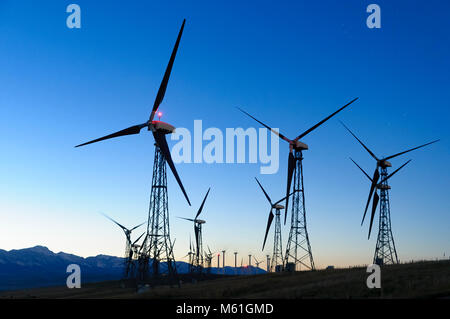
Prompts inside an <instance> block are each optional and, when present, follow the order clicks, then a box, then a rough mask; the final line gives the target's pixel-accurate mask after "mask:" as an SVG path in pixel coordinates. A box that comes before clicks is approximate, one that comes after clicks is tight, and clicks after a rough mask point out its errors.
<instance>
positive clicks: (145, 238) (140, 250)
mask: <svg viewBox="0 0 450 319" xmlns="http://www.w3.org/2000/svg"><path fill="white" fill-rule="evenodd" d="M147 238H148V233H147V234H146V235H145V237H144V240H143V241H142V245H141V247H140V248H139V253H141V252H142V249H144V247H145V243H146V242H147Z"/></svg>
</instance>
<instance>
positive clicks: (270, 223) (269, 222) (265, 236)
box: [262, 209, 274, 250]
mask: <svg viewBox="0 0 450 319" xmlns="http://www.w3.org/2000/svg"><path fill="white" fill-rule="evenodd" d="M273 217H274V216H273V213H272V209H270V212H269V219H268V220H267V227H266V233H265V235H264V242H263V246H262V250H264V246H265V245H266V240H267V234H268V233H269V229H270V225H272V221H273Z"/></svg>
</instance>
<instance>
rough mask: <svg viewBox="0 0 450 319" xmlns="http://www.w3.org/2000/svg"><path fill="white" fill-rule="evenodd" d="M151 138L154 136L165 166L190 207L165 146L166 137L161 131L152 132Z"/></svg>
mask: <svg viewBox="0 0 450 319" xmlns="http://www.w3.org/2000/svg"><path fill="white" fill-rule="evenodd" d="M153 136H154V138H155V141H156V143H157V144H158V146H159V149H160V150H161V152H162V154H163V156H164V158H165V159H166V162H167V164H169V167H170V170H171V171H172V173H173V175H174V176H175V179H176V180H177V183H178V185H179V186H180V188H181V191H182V192H183V194H184V197H186V200H187V202H188V204H189V206H191V202H190V201H189V197H188V196H187V194H186V191H185V190H184V187H183V183H181V179H180V176H178V173H177V170H176V168H175V165H174V164H173V161H172V156H171V155H170V150H169V146H168V145H167V140H166V135H165V134H164V133H163V132H162V131H155V132H153Z"/></svg>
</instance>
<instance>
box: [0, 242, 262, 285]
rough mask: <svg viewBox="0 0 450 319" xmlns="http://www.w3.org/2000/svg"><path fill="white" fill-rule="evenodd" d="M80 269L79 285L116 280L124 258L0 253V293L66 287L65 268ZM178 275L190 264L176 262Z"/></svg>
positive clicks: (229, 270) (251, 270)
mask: <svg viewBox="0 0 450 319" xmlns="http://www.w3.org/2000/svg"><path fill="white" fill-rule="evenodd" d="M70 264H77V265H79V266H80V268H81V283H82V284H83V283H87V282H99V281H106V280H118V279H120V278H121V276H122V273H123V265H124V258H121V257H115V256H107V255H97V256H95V257H87V258H83V257H80V256H76V255H72V254H67V253H64V252H59V253H54V252H52V251H51V250H49V249H48V248H47V247H44V246H35V247H31V248H25V249H13V250H10V251H6V250H2V249H0V291H9V290H19V289H27V288H37V287H48V286H64V285H66V280H67V277H68V276H69V275H70V274H69V273H66V269H67V266H68V265H70ZM176 266H177V270H178V272H179V273H187V272H188V271H189V264H188V263H185V262H182V261H177V262H176ZM211 273H213V274H217V273H219V274H223V269H222V268H219V269H218V268H214V267H213V268H211ZM237 273H238V274H242V275H248V274H255V273H257V274H261V273H265V271H264V270H262V269H260V268H255V267H252V266H250V267H247V268H245V271H240V269H239V271H237ZM234 274H235V268H234V267H225V275H234Z"/></svg>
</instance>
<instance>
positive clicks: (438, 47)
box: [0, 0, 450, 267]
mask: <svg viewBox="0 0 450 319" xmlns="http://www.w3.org/2000/svg"><path fill="white" fill-rule="evenodd" d="M73 2H74V3H77V4H78V5H80V7H81V11H82V27H81V29H79V30H75V29H68V28H67V27H66V18H67V16H68V14H67V13H66V7H67V5H68V4H70V3H72V2H69V1H46V2H44V3H37V2H35V1H20V2H19V1H2V2H1V3H0V35H1V37H2V41H0V70H1V72H0V86H1V88H2V89H1V94H0V146H1V149H2V150H3V151H2V154H1V156H0V176H1V180H2V182H1V183H0V220H1V222H0V248H3V249H14V248H23V247H29V246H33V245H36V244H40V245H46V246H48V247H49V248H50V249H52V250H55V251H66V252H70V253H75V254H79V255H82V256H90V255H96V254H100V253H102V254H113V255H121V254H122V253H123V248H124V238H123V237H124V236H123V235H122V234H121V233H120V229H118V228H115V227H114V225H113V224H111V223H110V222H109V221H108V220H107V219H105V218H104V217H103V216H101V215H100V214H99V212H104V213H107V214H109V215H110V216H112V217H114V218H117V219H118V220H119V221H120V222H122V223H123V224H126V225H130V226H131V225H135V224H138V223H140V222H143V221H145V220H146V219H147V214H148V200H149V193H150V182H151V169H152V165H153V155H154V147H153V138H152V137H151V135H150V134H140V135H139V136H131V137H124V138H120V139H116V140H111V141H107V142H103V143H99V144H96V145H91V146H89V147H85V148H80V149H74V148H73V146H74V145H76V144H79V143H81V142H84V141H87V140H89V139H91V138H96V137H99V136H103V135H105V134H108V133H110V132H114V131H116V130H120V129H122V128H125V127H128V126H130V125H133V124H137V123H142V121H145V120H146V119H147V118H148V115H149V112H150V110H151V106H152V104H153V101H154V98H155V95H156V92H157V90H158V87H159V84H160V81H161V79H162V76H163V73H164V68H165V66H166V64H167V61H168V59H169V56H170V51H171V50H172V47H173V44H174V42H175V39H176V35H177V32H178V30H179V27H180V25H181V22H182V19H183V18H186V19H187V22H186V27H185V30H184V34H183V38H182V40H181V44H180V48H179V51H178V55H177V58H176V61H175V64H174V68H173V72H172V76H171V79H170V82H169V86H168V89H167V92H166V97H165V100H164V102H163V104H162V105H161V107H160V109H161V111H162V112H163V113H164V115H163V118H162V120H164V121H167V122H169V123H171V124H173V125H174V126H177V127H185V128H188V129H191V130H192V128H193V123H194V120H195V119H201V120H202V121H203V126H204V127H205V128H207V127H217V128H219V129H221V130H223V131H225V128H227V127H243V128H248V127H258V126H256V125H255V123H254V122H253V121H252V120H251V119H249V118H247V117H245V116H244V115H243V114H241V113H240V112H239V111H237V110H236V108H235V107H236V106H241V107H243V108H244V109H246V110H247V111H248V112H250V113H252V114H254V115H255V116H256V117H258V118H259V119H261V120H263V121H265V122H267V123H269V124H270V125H272V126H274V127H278V128H280V130H281V131H282V132H283V133H284V134H285V135H287V136H289V137H295V136H297V135H299V134H300V133H301V132H303V131H305V130H306V129H307V128H309V127H310V126H312V125H314V124H315V123H316V122H318V121H319V120H321V119H322V118H323V117H324V116H326V115H328V114H329V113H331V112H333V111H334V110H336V109H337V108H338V107H340V106H341V105H343V104H345V103H346V102H347V101H349V100H351V99H352V98H354V97H357V96H358V97H359V98H360V99H359V101H357V102H355V103H354V104H353V105H352V106H351V107H350V108H348V109H346V110H345V111H343V112H342V113H340V114H339V116H337V117H336V118H334V119H332V120H330V121H329V122H327V123H326V124H325V125H324V126H323V127H320V128H319V129H317V130H316V131H314V132H313V133H311V134H310V135H308V136H307V137H305V139H304V140H303V142H305V143H307V144H308V145H309V148H310V149H309V150H308V151H306V152H305V154H304V155H305V160H304V163H303V165H304V170H305V172H304V177H305V191H306V208H307V222H308V228H309V234H310V240H311V246H312V250H313V255H314V258H315V262H316V266H319V267H324V266H327V265H329V264H333V265H341V266H345V265H351V264H364V263H369V262H370V261H371V259H372V256H373V252H374V249H375V241H376V236H375V235H372V237H371V239H370V240H369V241H368V240H367V228H368V227H367V225H365V226H364V227H360V226H359V224H360V220H361V216H362V212H363V208H364V205H365V200H366V198H367V192H368V189H369V184H368V183H367V180H366V179H365V177H364V176H363V175H362V174H361V173H360V172H359V171H358V170H357V168H355V167H354V166H353V164H352V163H351V162H350V161H349V159H348V157H349V156H352V157H353V158H354V159H355V160H356V161H357V162H358V163H360V165H362V166H363V167H364V168H365V169H366V170H373V167H374V165H375V163H374V161H373V160H372V159H371V158H370V157H369V155H368V154H367V153H366V152H365V151H364V150H363V149H362V148H361V147H360V146H359V145H358V144H357V143H356V142H355V140H354V139H353V138H352V137H351V136H349V135H348V133H347V132H346V131H345V130H344V129H343V128H342V127H341V126H340V124H339V122H338V119H341V120H343V121H344V122H345V123H346V124H348V125H349V126H350V127H351V128H352V129H353V130H354V131H355V133H356V134H358V135H359V136H360V137H361V138H362V139H363V141H365V142H366V144H367V145H368V146H369V147H370V148H371V149H372V150H373V151H374V152H375V154H377V155H379V156H383V155H390V154H393V153H396V152H399V151H402V150H404V149H406V148H409V147H412V146H415V145H419V144H422V143H425V142H428V141H430V140H433V139H436V138H440V139H441V141H440V142H439V143H437V144H435V145H432V146H430V147H428V148H426V149H423V150H419V151H416V152H413V153H410V154H408V155H406V156H404V157H400V158H397V159H395V160H393V161H392V163H393V165H394V167H398V166H399V165H401V164H402V163H403V162H404V161H406V160H407V159H412V162H411V163H410V164H409V165H408V166H407V167H405V168H404V169H402V171H401V172H399V173H398V175H396V176H395V177H394V178H392V180H391V186H392V191H391V193H390V197H391V214H392V227H393V231H394V238H395V242H396V246H397V251H398V254H399V258H400V259H401V260H410V259H420V258H436V257H440V256H442V255H443V253H444V252H445V253H446V256H448V255H449V254H450V251H449V247H450V233H449V232H448V227H449V224H450V217H449V214H448V213H449V210H450V204H449V202H448V199H447V190H448V189H449V187H450V182H449V181H450V178H449V177H450V174H449V169H448V163H449V160H450V152H449V144H448V141H449V137H450V129H449V125H448V120H449V115H450V108H449V100H450V99H449V98H450V91H449V90H448V88H449V85H450V80H449V74H450V73H449V72H450V59H449V56H450V41H449V40H450V39H449V37H450V32H449V30H450V20H449V19H448V16H447V12H449V10H450V4H449V3H448V2H445V1H427V2H424V1H395V2H392V1H377V2H376V3H377V4H379V5H380V7H381V19H382V22H381V23H382V27H381V29H376V30H375V29H368V28H367V27H366V23H365V21H366V18H367V16H368V14H367V13H366V7H367V5H368V4H370V3H372V2H373V1H357V0H353V1H345V3H344V2H342V1H320V3H311V2H310V1H292V2H280V1H277V2H275V1H259V2H258V4H257V5H256V4H255V2H252V1H246V2H243V1H239V2H238V1H235V2H229V1H226V2H225V1H196V2H192V3H188V2H186V1H171V2H170V3H165V2H156V1H155V2H152V3H150V2H144V1H127V2H125V1H95V2H94V1H73ZM143 133H146V132H143ZM169 144H170V146H172V145H174V142H171V141H169ZM287 154H288V148H287V145H286V144H285V143H284V142H282V141H280V170H279V172H278V173H277V174H274V175H262V176H259V178H260V181H261V183H262V184H263V185H264V186H265V187H266V189H267V190H268V192H269V194H270V195H271V196H272V197H273V198H281V197H283V192H284V189H285V181H286V164H287V163H286V161H287V160H286V158H287ZM259 167H260V164H216V165H207V164H180V165H178V166H177V168H178V171H179V173H180V176H181V178H182V180H183V183H184V185H185V187H186V189H187V192H188V194H189V196H190V199H191V202H192V204H193V205H192V207H189V206H188V205H187V204H186V202H185V200H184V198H183V195H182V193H181V191H180V190H179V189H178V187H177V186H176V183H175V179H174V178H173V176H171V175H169V177H168V180H169V181H168V182H169V200H170V207H169V209H170V218H171V231H172V237H174V238H176V239H177V243H176V248H175V255H176V257H181V256H183V255H185V254H186V253H187V250H188V246H189V244H188V237H189V233H192V229H191V228H192V225H190V224H189V223H187V222H186V221H183V220H180V219H177V218H175V216H186V217H190V216H193V215H194V214H195V212H196V210H197V208H198V206H199V205H200V203H201V200H202V199H203V196H204V194H205V192H206V191H207V189H208V187H211V193H210V196H209V198H208V201H207V203H206V205H205V209H204V213H203V214H204V215H203V218H204V219H206V221H207V224H206V225H205V227H204V242H205V243H207V244H208V245H210V247H211V249H213V250H219V249H220V250H222V249H228V250H229V251H230V252H231V251H234V250H237V251H239V253H240V254H241V256H246V255H248V254H249V253H252V254H254V255H256V256H257V257H258V258H259V259H263V256H265V254H266V253H270V251H271V242H272V239H271V236H270V235H269V241H268V244H267V245H266V247H267V248H266V251H265V252H261V244H262V240H263V235H264V229H265V223H266V220H267V213H268V208H269V207H268V204H267V203H266V201H265V198H264V195H263V194H262V193H261V191H260V190H259V189H258V188H257V184H256V183H255V181H254V178H253V177H254V176H258V174H259ZM375 226H377V223H376V224H375ZM283 230H284V232H283V247H284V246H285V240H286V239H287V231H288V228H287V227H284V228H283ZM375 234H376V233H375ZM230 256H231V255H230ZM228 260H229V261H230V262H231V260H232V258H228ZM244 260H245V259H244Z"/></svg>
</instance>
